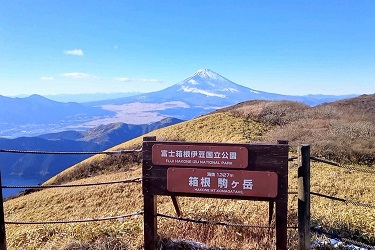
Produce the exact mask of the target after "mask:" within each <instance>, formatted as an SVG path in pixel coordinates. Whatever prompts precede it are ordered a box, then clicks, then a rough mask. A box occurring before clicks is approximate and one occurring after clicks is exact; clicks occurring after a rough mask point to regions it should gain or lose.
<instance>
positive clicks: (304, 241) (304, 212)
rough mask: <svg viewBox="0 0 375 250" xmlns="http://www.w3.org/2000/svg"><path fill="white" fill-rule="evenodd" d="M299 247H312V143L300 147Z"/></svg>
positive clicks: (304, 248) (302, 248)
mask: <svg viewBox="0 0 375 250" xmlns="http://www.w3.org/2000/svg"><path fill="white" fill-rule="evenodd" d="M298 236H299V237H298V249H299V250H307V249H310V245H311V242H310V241H311V235H310V145H307V144H302V145H301V146H299V147H298Z"/></svg>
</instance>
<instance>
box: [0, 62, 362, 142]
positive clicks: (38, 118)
mask: <svg viewBox="0 0 375 250" xmlns="http://www.w3.org/2000/svg"><path fill="white" fill-rule="evenodd" d="M124 95H125V94H124ZM114 96H115V94H111V95H109V96H108V95H107V96H102V98H105V99H106V98H110V97H114ZM354 96H355V95H349V96H332V95H306V96H290V95H280V94H274V93H267V92H263V91H260V90H254V89H251V88H247V87H244V86H242V85H239V84H236V83H234V82H232V81H230V80H228V79H227V78H225V77H223V76H221V75H219V74H217V73H215V72H213V71H211V70H209V69H202V70H198V71H197V72H195V73H194V74H193V75H192V76H190V77H188V78H187V79H185V80H184V81H181V82H179V83H177V84H174V85H172V86H170V87H168V88H166V89H163V90H160V91H156V92H151V93H146V94H138V95H133V96H126V97H121V98H115V99H106V100H100V101H94V102H85V103H75V102H68V103H64V102H57V101H52V100H49V99H47V98H45V97H42V96H39V95H32V96H29V97H26V98H10V97H4V96H0V137H7V138H16V137H20V136H36V135H41V134H46V133H51V132H61V131H64V130H72V129H74V130H87V129H89V128H92V127H96V126H98V125H106V124H112V123H118V122H122V123H128V124H145V123H151V122H156V121H160V120H162V119H163V118H166V117H175V118H178V119H182V120H189V119H191V118H194V117H197V116H199V115H203V114H207V113H209V112H211V111H214V110H216V109H219V108H223V107H227V106H230V105H235V104H237V103H240V102H243V101H248V100H255V99H257V100H292V101H299V102H303V103H306V104H308V105H312V106H313V105H317V104H321V103H324V102H331V101H336V100H339V99H344V98H349V97H354ZM60 98H63V99H67V98H68V97H67V96H60ZM82 98H83V97H82ZM90 98H93V96H90Z"/></svg>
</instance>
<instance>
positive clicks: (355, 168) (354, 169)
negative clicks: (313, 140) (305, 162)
mask: <svg viewBox="0 0 375 250" xmlns="http://www.w3.org/2000/svg"><path fill="white" fill-rule="evenodd" d="M310 159H311V160H314V161H317V162H323V163H326V164H329V165H332V166H335V167H340V168H345V169H349V170H353V171H358V172H363V173H368V174H375V170H372V169H365V168H358V167H353V166H346V165H342V164H340V163H337V162H333V161H329V160H326V159H322V158H318V157H314V156H311V157H310Z"/></svg>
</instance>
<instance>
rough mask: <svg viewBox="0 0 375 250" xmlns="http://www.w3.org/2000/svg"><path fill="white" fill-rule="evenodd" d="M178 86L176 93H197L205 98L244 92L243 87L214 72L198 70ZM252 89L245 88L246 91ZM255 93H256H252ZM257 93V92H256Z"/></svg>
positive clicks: (222, 96) (223, 96)
mask: <svg viewBox="0 0 375 250" xmlns="http://www.w3.org/2000/svg"><path fill="white" fill-rule="evenodd" d="M176 85H177V86H180V89H179V90H178V91H181V90H182V91H184V92H192V93H198V94H202V95H206V96H216V97H220V98H225V97H227V94H228V93H238V92H240V91H243V90H244V87H243V86H241V85H238V84H236V83H234V82H232V81H230V80H228V79H226V78H225V77H222V76H221V75H219V74H218V73H216V72H213V71H211V70H209V69H200V70H198V71H197V72H195V73H194V74H193V75H192V76H190V77H188V78H187V79H186V80H184V81H182V82H179V83H177V84H176ZM249 90H250V91H252V89H248V88H246V90H245V91H246V92H247V91H249ZM252 92H253V93H256V92H257V91H252ZM257 93H259V92H257Z"/></svg>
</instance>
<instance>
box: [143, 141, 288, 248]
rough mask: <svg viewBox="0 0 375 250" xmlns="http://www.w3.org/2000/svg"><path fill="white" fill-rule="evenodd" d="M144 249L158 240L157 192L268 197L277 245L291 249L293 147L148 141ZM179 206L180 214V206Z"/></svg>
mask: <svg viewBox="0 0 375 250" xmlns="http://www.w3.org/2000/svg"><path fill="white" fill-rule="evenodd" d="M143 140H144V141H143V166H142V189H143V196H144V240H145V250H155V249H156V241H157V238H158V237H157V207H156V206H157V202H156V196H157V195H168V196H171V197H172V201H173V203H174V205H175V206H176V207H177V206H178V205H177V204H178V202H177V200H176V196H190V197H208V198H224V199H242V200H256V201H267V202H269V204H270V206H269V207H270V214H271V211H273V204H274V203H275V204H276V249H278V250H279V249H280V250H284V249H285V250H286V249H287V248H286V239H287V202H288V149H289V146H288V145H287V143H285V141H282V142H280V143H278V144H236V143H193V142H176V141H170V142H165V141H163V142H161V141H156V137H144V139H143ZM176 210H178V211H177V212H178V213H179V208H178V207H177V208H176Z"/></svg>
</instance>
